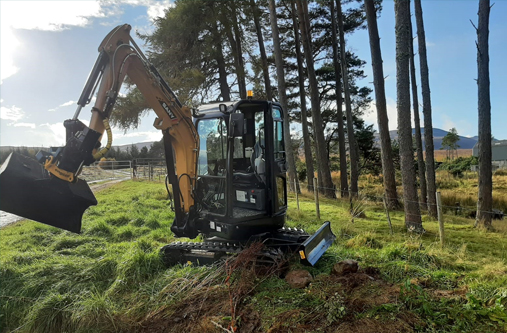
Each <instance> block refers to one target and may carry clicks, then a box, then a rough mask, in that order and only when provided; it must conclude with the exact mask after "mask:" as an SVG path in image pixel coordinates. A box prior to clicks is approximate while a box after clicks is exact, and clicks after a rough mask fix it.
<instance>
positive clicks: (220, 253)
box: [160, 222, 336, 266]
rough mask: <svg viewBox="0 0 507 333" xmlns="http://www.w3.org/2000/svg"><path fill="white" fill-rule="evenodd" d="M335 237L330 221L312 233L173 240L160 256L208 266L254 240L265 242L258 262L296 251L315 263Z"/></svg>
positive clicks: (286, 230)
mask: <svg viewBox="0 0 507 333" xmlns="http://www.w3.org/2000/svg"><path fill="white" fill-rule="evenodd" d="M335 239H336V237H335V235H334V234H333V233H332V232H331V227H330V223H329V222H325V223H324V225H322V227H320V229H319V230H318V231H317V232H316V233H315V234H313V235H309V234H308V233H306V232H305V231H304V230H302V229H296V228H282V229H279V230H277V231H276V232H267V233H263V234H258V235H253V236H252V237H251V238H250V239H249V240H248V241H244V242H239V241H226V240H221V239H217V238H215V237H213V238H208V239H206V240H205V241H204V242H199V243H194V242H175V243H172V244H169V245H166V246H164V247H163V248H162V249H161V250H160V253H161V256H162V259H163V261H164V263H165V264H166V265H167V266H173V265H177V264H185V263H189V262H190V263H192V264H196V265H209V264H212V263H214V262H217V261H219V260H222V259H225V258H227V257H229V256H233V255H235V254H238V253H240V252H241V251H243V250H245V249H246V248H247V247H248V246H250V245H251V244H253V243H262V244H264V248H263V250H262V251H261V252H260V253H259V257H258V260H257V261H258V262H260V263H276V262H278V261H279V260H280V259H281V258H282V256H283V255H284V254H294V253H298V254H299V257H300V259H301V262H302V263H303V264H306V265H312V266H313V265H314V264H315V263H316V262H317V260H318V259H319V258H320V257H321V256H322V254H324V252H325V251H326V250H327V249H328V248H329V246H331V244H332V243H333V241H334V240H335Z"/></svg>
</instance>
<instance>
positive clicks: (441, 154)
mask: <svg viewBox="0 0 507 333" xmlns="http://www.w3.org/2000/svg"><path fill="white" fill-rule="evenodd" d="M447 154H448V152H447V150H435V154H434V155H435V161H437V162H443V161H445V159H446V158H447ZM424 156H426V154H425V155H424ZM469 156H472V149H456V151H454V152H453V157H454V158H456V157H469Z"/></svg>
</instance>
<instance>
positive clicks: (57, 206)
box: [0, 24, 335, 266]
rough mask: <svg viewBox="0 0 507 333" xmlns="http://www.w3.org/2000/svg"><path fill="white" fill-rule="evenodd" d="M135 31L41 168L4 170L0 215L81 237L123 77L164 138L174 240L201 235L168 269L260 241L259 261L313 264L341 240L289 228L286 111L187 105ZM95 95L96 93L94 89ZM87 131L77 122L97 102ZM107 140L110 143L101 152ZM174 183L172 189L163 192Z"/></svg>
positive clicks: (172, 249)
mask: <svg viewBox="0 0 507 333" xmlns="http://www.w3.org/2000/svg"><path fill="white" fill-rule="evenodd" d="M130 30H131V26H130V25H128V24H124V25H120V26H118V27H116V28H115V29H113V30H112V31H111V32H110V33H109V34H108V35H107V36H106V37H105V39H104V40H103V41H102V43H101V44H100V46H99V49H98V51H99V55H98V58H97V60H96V62H95V65H94V67H93V69H92V71H91V73H90V75H89V77H88V80H87V81H86V84H85V86H84V89H83V92H82V94H81V96H80V98H79V100H78V102H77V104H78V107H77V110H76V112H75V114H74V116H73V118H72V119H69V120H66V121H65V122H64V126H65V129H66V144H65V146H64V147H56V148H51V149H50V151H40V152H38V153H37V155H36V159H32V158H29V157H26V156H23V155H21V154H17V153H12V154H11V155H10V156H9V157H8V159H7V160H6V161H5V163H4V164H3V165H2V167H1V169H0V209H1V210H3V211H6V212H9V213H13V214H16V215H20V216H22V217H25V218H28V219H31V220H34V221H38V222H42V223H45V224H48V225H51V226H54V227H58V228H61V229H65V230H68V231H71V232H75V233H79V232H80V231H81V223H82V217H83V214H84V212H85V210H86V209H88V208H89V207H90V206H93V205H96V204H97V200H96V198H95V196H94V195H93V193H92V191H91V190H90V188H89V186H88V184H87V183H86V181H84V180H83V179H80V178H79V177H78V176H79V174H80V172H81V170H82V168H83V166H87V165H90V164H92V163H93V162H95V161H97V160H100V158H101V157H103V156H104V155H106V154H107V152H108V150H109V149H111V146H112V131H111V126H110V124H109V118H110V116H111V113H112V111H113V108H114V105H115V101H116V99H117V97H118V94H119V92H120V88H121V86H122V83H123V82H124V80H125V77H126V76H128V78H129V80H130V81H131V82H133V83H134V84H135V85H136V86H137V88H138V89H139V90H140V91H141V93H142V94H143V96H144V98H145V100H146V102H147V103H148V105H149V106H150V108H151V109H153V111H154V112H155V113H156V118H155V121H154V124H153V126H154V127H155V128H157V129H159V130H160V131H162V133H163V139H162V140H163V143H164V150H165V160H166V164H167V179H166V186H167V187H168V184H169V185H170V186H172V195H173V201H174V213H175V218H174V222H173V224H172V226H171V231H172V232H173V233H174V235H175V236H176V237H187V238H190V239H194V238H196V237H197V236H198V235H201V236H202V239H203V241H202V242H198V243H196V242H175V243H172V244H168V245H166V246H164V247H163V248H162V249H161V250H160V252H161V257H162V259H163V261H164V262H165V263H166V265H168V266H171V265H175V264H178V263H187V262H193V263H196V264H204V265H206V264H211V263H214V262H216V261H218V260H221V259H222V258H223V257H227V256H230V255H234V254H235V253H239V252H241V251H242V250H244V249H245V248H246V247H247V246H249V244H252V243H254V242H262V243H263V244H264V249H265V250H264V252H263V253H262V254H261V255H260V256H261V257H262V260H266V261H270V260H275V259H276V258H277V256H279V254H280V253H297V254H299V257H300V259H301V261H302V262H303V263H304V264H307V265H314V264H315V263H316V262H317V261H318V260H319V258H321V256H322V255H323V254H324V253H325V251H326V250H327V249H328V248H329V247H330V246H331V244H332V243H333V241H334V239H335V236H334V234H333V233H332V231H331V228H330V223H329V222H325V223H324V224H323V225H322V226H321V227H320V228H319V229H318V230H317V232H315V233H314V234H313V235H309V234H308V233H306V232H304V231H303V230H301V229H296V228H286V227H284V223H285V217H286V212H287V180H286V169H287V168H286V162H285V145H284V144H285V143H284V139H283V138H284V136H283V122H284V121H288V119H284V114H283V111H282V107H281V105H280V104H279V103H276V102H272V101H262V100H254V99H253V98H251V97H249V98H248V99H245V100H240V101H237V102H222V103H214V104H209V105H203V106H201V107H199V108H198V109H191V108H189V107H187V106H184V105H183V104H182V103H181V102H180V101H179V100H178V98H177V97H176V95H175V94H174V92H173V91H172V90H171V88H170V87H169V85H168V84H167V83H166V82H165V81H164V79H163V78H162V76H161V75H160V74H159V72H158V71H157V70H156V68H155V67H154V66H153V65H152V64H150V62H149V61H148V59H147V58H146V57H145V55H144V54H143V52H142V51H141V50H140V49H139V47H138V46H137V45H136V43H135V41H134V40H133V39H132V37H131V36H130ZM97 89H98V90H97ZM95 91H97V93H96V101H95V103H94V106H93V107H92V108H91V119H90V122H89V126H86V125H85V124H84V123H83V122H81V121H80V120H79V119H78V116H79V114H80V112H81V110H82V109H83V108H84V107H85V106H86V105H87V104H89V103H90V102H91V100H92V98H93V96H94V95H95ZM103 134H106V136H107V141H106V144H105V145H104V146H102V144H101V139H102V136H103ZM167 183H168V184H167Z"/></svg>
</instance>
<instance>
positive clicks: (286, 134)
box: [269, 0, 296, 191]
mask: <svg viewBox="0 0 507 333" xmlns="http://www.w3.org/2000/svg"><path fill="white" fill-rule="evenodd" d="M269 14H270V21H271V32H272V34H273V50H274V55H275V64H276V76H277V82H278V95H279V97H280V104H282V108H283V118H284V121H283V138H284V141H285V158H286V159H287V164H288V170H287V171H288V174H289V188H290V189H291V191H296V189H295V188H294V181H295V180H296V163H295V162H294V151H293V150H292V141H291V136H290V118H289V106H288V103H287V93H286V91H285V89H286V88H285V72H284V69H283V58H282V50H281V48H280V36H279V33H278V23H277V19H276V6H275V0H269Z"/></svg>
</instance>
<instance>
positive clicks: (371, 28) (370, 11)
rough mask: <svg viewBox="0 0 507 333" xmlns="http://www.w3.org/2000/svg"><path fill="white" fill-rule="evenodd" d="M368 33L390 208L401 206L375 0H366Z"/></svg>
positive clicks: (386, 191) (385, 189)
mask: <svg viewBox="0 0 507 333" xmlns="http://www.w3.org/2000/svg"><path fill="white" fill-rule="evenodd" d="M364 6H365V10H366V20H367V21H368V33H369V36H370V50H371V66H372V69H373V85H374V87H375V105H376V107H377V121H378V128H379V134H380V150H381V157H382V174H383V176H384V177H383V178H384V191H385V196H386V198H387V203H388V205H389V208H391V209H394V208H397V207H399V201H398V194H397V192H396V178H395V171H394V163H393V151H392V147H391V137H390V135H389V119H388V118H387V103H386V92H385V86H384V70H383V68H382V52H381V49H380V38H379V34H378V27H377V13H376V10H375V3H374V0H364Z"/></svg>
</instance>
